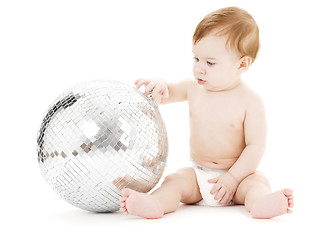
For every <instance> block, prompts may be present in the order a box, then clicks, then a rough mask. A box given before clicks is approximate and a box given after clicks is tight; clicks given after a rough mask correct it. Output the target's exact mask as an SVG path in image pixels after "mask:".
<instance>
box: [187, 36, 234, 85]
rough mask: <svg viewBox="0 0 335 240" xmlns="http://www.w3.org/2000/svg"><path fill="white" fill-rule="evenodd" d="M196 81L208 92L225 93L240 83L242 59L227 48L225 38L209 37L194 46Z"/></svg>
mask: <svg viewBox="0 0 335 240" xmlns="http://www.w3.org/2000/svg"><path fill="white" fill-rule="evenodd" d="M193 53H194V65H193V74H194V77H195V79H196V80H197V81H198V83H199V84H200V85H202V86H203V87H204V88H205V89H206V90H208V91H223V90H228V89H232V88H234V87H236V86H237V85H238V84H239V83H240V80H241V78H240V75H241V72H240V71H239V66H240V57H239V56H238V55H237V54H236V53H235V52H233V51H231V50H229V49H227V48H226V39H225V37H217V36H214V35H208V36H206V37H204V38H202V39H201V40H200V41H199V42H197V43H196V44H195V45H193Z"/></svg>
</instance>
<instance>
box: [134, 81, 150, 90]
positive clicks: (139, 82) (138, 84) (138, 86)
mask: <svg viewBox="0 0 335 240" xmlns="http://www.w3.org/2000/svg"><path fill="white" fill-rule="evenodd" d="M148 83H149V81H147V80H145V79H140V80H139V81H138V82H136V89H139V88H140V87H141V86H142V85H144V86H147V85H148ZM134 84H135V83H134Z"/></svg>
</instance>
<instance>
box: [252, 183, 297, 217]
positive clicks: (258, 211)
mask: <svg viewBox="0 0 335 240" xmlns="http://www.w3.org/2000/svg"><path fill="white" fill-rule="evenodd" d="M292 194H293V191H292V190H291V189H282V190H280V191H277V192H274V193H270V194H267V195H265V196H263V197H261V198H260V199H259V200H258V201H257V202H256V203H255V205H254V206H253V207H252V209H251V211H250V214H251V216H252V217H254V218H273V217H276V216H280V215H283V214H285V213H292V210H291V209H290V208H292V207H293V195H292Z"/></svg>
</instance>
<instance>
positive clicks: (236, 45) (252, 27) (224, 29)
mask: <svg viewBox="0 0 335 240" xmlns="http://www.w3.org/2000/svg"><path fill="white" fill-rule="evenodd" d="M209 34H214V35H215V36H226V37H227V42H226V47H228V48H230V49H232V50H235V51H236V52H237V53H238V54H240V55H241V57H243V56H249V57H250V58H251V59H252V60H253V61H254V60H255V59H256V56H257V53H258V49H259V30H258V26H257V24H256V21H255V20H254V19H253V17H252V16H251V15H250V14H249V13H247V12H246V11H245V10H243V9H240V8H237V7H228V8H222V9H219V10H216V11H214V12H212V13H210V14H208V15H207V16H205V17H204V19H203V20H202V21H201V22H200V23H199V24H198V26H197V27H196V29H195V32H194V35H193V44H194V45H195V44H196V43H197V42H199V41H200V40H201V39H202V38H204V37H205V36H207V35H209Z"/></svg>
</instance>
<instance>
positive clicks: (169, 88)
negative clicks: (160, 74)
mask: <svg viewBox="0 0 335 240" xmlns="http://www.w3.org/2000/svg"><path fill="white" fill-rule="evenodd" d="M190 83H192V81H191V80H190V79H185V80H182V81H180V82H176V83H167V82H166V81H165V80H163V79H161V78H154V79H139V80H137V81H135V82H134V84H135V85H136V88H137V89H139V88H140V87H141V86H142V85H144V86H145V87H146V88H145V90H144V94H145V95H148V94H150V93H151V94H152V96H153V98H154V99H155V101H156V102H157V103H159V104H167V103H173V102H181V101H186V100H187V91H188V88H189V86H190Z"/></svg>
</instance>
